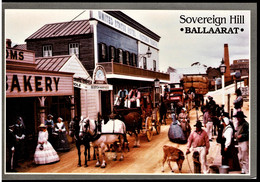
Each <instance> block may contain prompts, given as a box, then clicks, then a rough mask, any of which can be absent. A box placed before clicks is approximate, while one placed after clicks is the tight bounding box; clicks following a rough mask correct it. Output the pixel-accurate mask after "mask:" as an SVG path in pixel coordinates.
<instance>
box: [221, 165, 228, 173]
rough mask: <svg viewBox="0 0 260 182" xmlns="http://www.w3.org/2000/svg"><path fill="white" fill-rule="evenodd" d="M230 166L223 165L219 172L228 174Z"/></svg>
mask: <svg viewBox="0 0 260 182" xmlns="http://www.w3.org/2000/svg"><path fill="white" fill-rule="evenodd" d="M228 172H229V166H226V165H223V166H220V167H219V174H228Z"/></svg>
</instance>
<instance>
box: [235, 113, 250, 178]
mask: <svg viewBox="0 0 260 182" xmlns="http://www.w3.org/2000/svg"><path fill="white" fill-rule="evenodd" d="M234 117H236V118H237V120H238V127H237V132H236V139H237V142H238V159H239V163H240V167H241V173H242V174H248V173H249V124H248V122H247V121H246V120H245V119H244V118H246V116H245V115H244V113H243V111H238V112H237V114H236V115H234Z"/></svg>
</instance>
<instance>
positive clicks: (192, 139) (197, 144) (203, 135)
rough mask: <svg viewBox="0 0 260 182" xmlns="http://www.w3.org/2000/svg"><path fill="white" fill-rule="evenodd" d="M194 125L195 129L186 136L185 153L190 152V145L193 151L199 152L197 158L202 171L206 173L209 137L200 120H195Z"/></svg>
mask: <svg viewBox="0 0 260 182" xmlns="http://www.w3.org/2000/svg"><path fill="white" fill-rule="evenodd" d="M194 126H196V130H195V131H192V132H191V134H190V136H189V138H188V144H187V151H186V154H189V153H190V148H191V146H192V148H193V152H198V153H199V160H200V163H201V166H202V171H203V173H204V174H207V173H208V167H207V155H208V152H209V147H210V144H209V137H208V134H207V132H206V131H205V130H203V129H202V123H201V122H200V121H197V123H196V124H195V125H194ZM198 173H200V171H198Z"/></svg>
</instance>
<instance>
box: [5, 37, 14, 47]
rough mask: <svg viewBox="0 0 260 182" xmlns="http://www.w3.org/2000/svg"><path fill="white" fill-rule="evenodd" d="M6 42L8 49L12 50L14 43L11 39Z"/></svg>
mask: <svg viewBox="0 0 260 182" xmlns="http://www.w3.org/2000/svg"><path fill="white" fill-rule="evenodd" d="M5 42H6V47H8V48H11V47H12V41H11V39H6V40H5Z"/></svg>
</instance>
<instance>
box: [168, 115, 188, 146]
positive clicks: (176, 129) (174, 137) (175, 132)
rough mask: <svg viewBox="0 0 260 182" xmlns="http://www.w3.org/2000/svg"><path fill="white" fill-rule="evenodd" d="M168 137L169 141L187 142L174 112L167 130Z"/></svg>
mask: <svg viewBox="0 0 260 182" xmlns="http://www.w3.org/2000/svg"><path fill="white" fill-rule="evenodd" d="M168 137H169V139H170V141H172V142H175V143H182V144H183V143H187V139H186V138H185V135H184V133H183V131H182V128H181V126H180V125H179V122H178V121H177V120H176V118H175V114H172V123H171V125H170V128H169V131H168Z"/></svg>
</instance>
